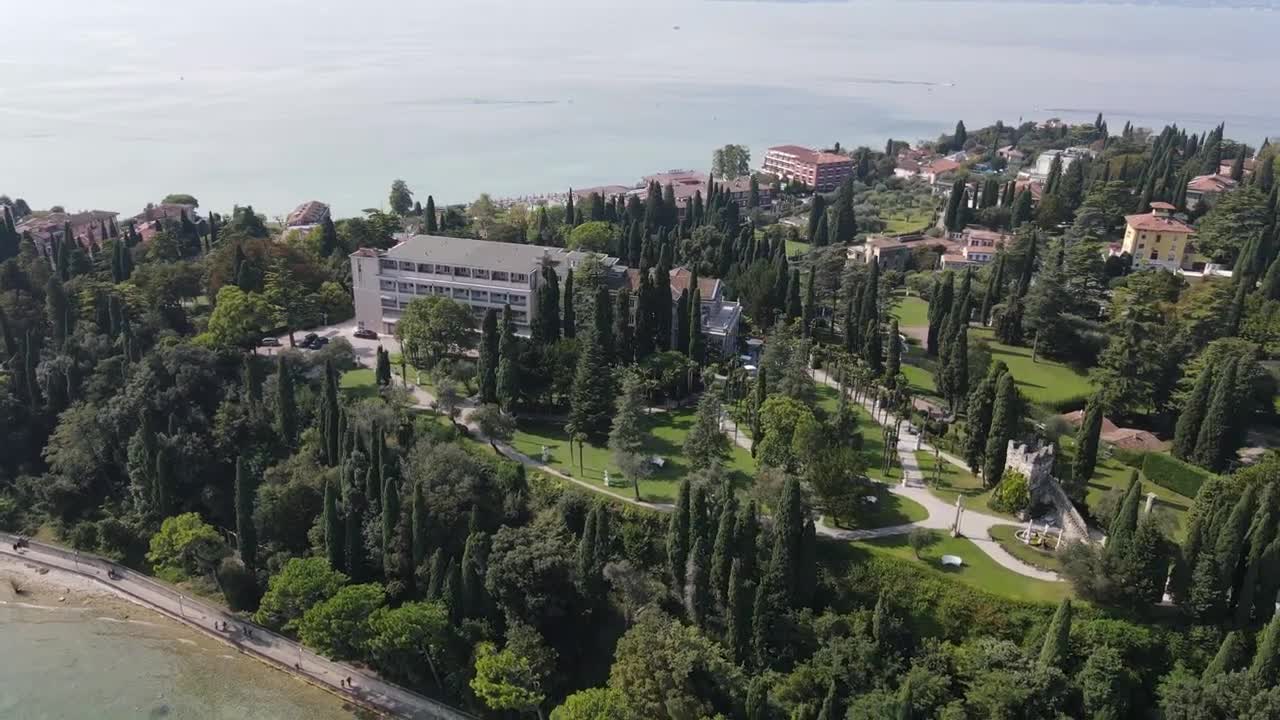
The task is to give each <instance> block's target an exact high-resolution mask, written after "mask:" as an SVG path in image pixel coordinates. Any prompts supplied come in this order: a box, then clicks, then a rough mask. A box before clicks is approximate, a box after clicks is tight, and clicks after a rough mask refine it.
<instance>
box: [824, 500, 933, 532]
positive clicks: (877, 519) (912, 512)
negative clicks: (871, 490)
mask: <svg viewBox="0 0 1280 720" xmlns="http://www.w3.org/2000/svg"><path fill="white" fill-rule="evenodd" d="M928 517H929V511H928V510H925V509H924V506H923V505H921V504H920V503H918V502H916V501H914V500H911V499H910V498H904V497H902V496H900V495H894V494H893V493H891V492H883V493H881V494H880V495H879V496H878V500H877V501H876V502H875V503H867V504H866V506H865V507H864V509H863V511H862V512H860V513H859V514H858V517H857V519H856V520H854V521H853V522H849V521H848V520H844V519H842V522H841V524H840V525H839V526H838V527H841V528H846V529H854V528H856V529H871V528H882V527H893V526H895V525H906V524H907V523H913V522H920V521H921V520H924V519H926V518H928ZM827 521H828V522H831V518H830V517H828V518H827ZM832 524H834V523H832Z"/></svg>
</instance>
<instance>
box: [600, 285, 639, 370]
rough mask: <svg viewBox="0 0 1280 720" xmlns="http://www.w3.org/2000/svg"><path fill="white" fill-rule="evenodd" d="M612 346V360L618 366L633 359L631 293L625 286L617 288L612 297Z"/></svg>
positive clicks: (629, 362) (626, 363)
mask: <svg viewBox="0 0 1280 720" xmlns="http://www.w3.org/2000/svg"><path fill="white" fill-rule="evenodd" d="M606 292H607V291H606ZM613 346H614V360H615V362H616V363H617V364H618V365H619V366H625V365H630V364H631V363H632V362H633V361H634V360H635V347H634V344H633V342H632V336H631V293H630V292H629V291H628V290H627V289H626V288H622V289H621V290H619V291H618V295H617V297H615V298H614V305H613Z"/></svg>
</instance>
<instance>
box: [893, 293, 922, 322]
mask: <svg viewBox="0 0 1280 720" xmlns="http://www.w3.org/2000/svg"><path fill="white" fill-rule="evenodd" d="M889 314H890V315H893V316H894V317H896V318H898V326H899V327H927V326H928V325H929V303H928V301H926V300H925V299H924V298H920V297H916V296H915V295H912V296H910V297H904V298H898V301H897V305H896V306H895V307H894V308H893V309H892V310H890V311H889Z"/></svg>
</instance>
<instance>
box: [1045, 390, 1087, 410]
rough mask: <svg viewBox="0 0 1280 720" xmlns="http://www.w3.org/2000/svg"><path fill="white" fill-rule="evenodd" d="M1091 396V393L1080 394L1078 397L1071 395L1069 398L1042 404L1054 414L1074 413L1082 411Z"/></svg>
mask: <svg viewBox="0 0 1280 720" xmlns="http://www.w3.org/2000/svg"><path fill="white" fill-rule="evenodd" d="M1092 395H1093V393H1092V392H1087V393H1081V394H1079V395H1072V396H1071V397H1065V398H1060V399H1058V400H1054V401H1052V402H1046V403H1043V404H1044V405H1046V406H1048V407H1049V409H1051V410H1053V411H1054V412H1056V413H1069V412H1075V411H1076V410H1083V409H1084V406H1085V403H1087V402H1088V401H1089V398H1090V397H1092Z"/></svg>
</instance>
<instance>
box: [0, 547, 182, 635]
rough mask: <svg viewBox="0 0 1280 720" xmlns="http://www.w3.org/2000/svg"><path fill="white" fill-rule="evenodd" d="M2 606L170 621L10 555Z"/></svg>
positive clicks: (72, 576)
mask: <svg viewBox="0 0 1280 720" xmlns="http://www.w3.org/2000/svg"><path fill="white" fill-rule="evenodd" d="M0 605H17V606H20V607H31V608H36V609H46V610H63V609H65V610H103V611H114V612H117V613H119V614H122V615H123V618H122V619H133V618H130V617H129V612H130V611H133V612H137V611H139V610H143V611H146V613H147V614H150V615H152V616H154V617H156V618H165V619H166V620H168V618H167V617H165V616H164V615H163V614H162V613H158V612H156V611H155V610H152V609H151V608H149V607H147V605H145V604H144V603H142V602H141V601H139V600H138V599H137V598H134V597H132V596H130V595H129V594H128V593H125V592H121V591H119V590H116V589H114V588H111V587H110V586H108V585H104V584H102V583H100V582H98V581H96V580H92V579H90V578H87V577H84V576H82V575H77V574H76V573H74V572H68V571H66V570H62V569H59V568H53V567H49V566H47V565H44V564H43V563H39V562H35V561H31V560H28V559H26V558H17V557H14V556H12V555H7V554H0ZM182 624H183V625H184V626H185V623H182Z"/></svg>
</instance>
